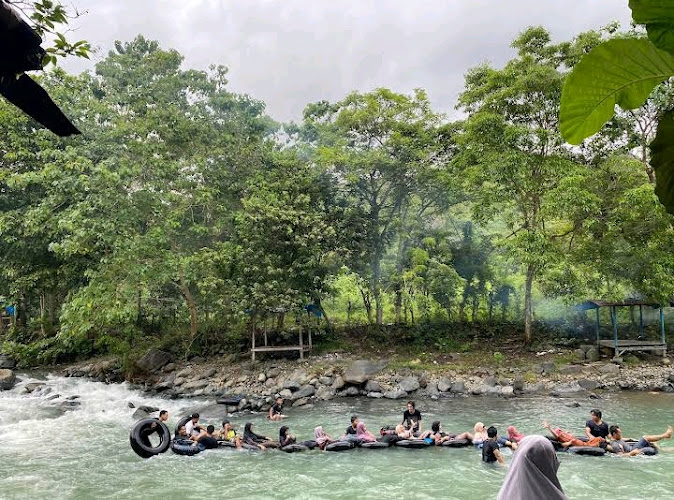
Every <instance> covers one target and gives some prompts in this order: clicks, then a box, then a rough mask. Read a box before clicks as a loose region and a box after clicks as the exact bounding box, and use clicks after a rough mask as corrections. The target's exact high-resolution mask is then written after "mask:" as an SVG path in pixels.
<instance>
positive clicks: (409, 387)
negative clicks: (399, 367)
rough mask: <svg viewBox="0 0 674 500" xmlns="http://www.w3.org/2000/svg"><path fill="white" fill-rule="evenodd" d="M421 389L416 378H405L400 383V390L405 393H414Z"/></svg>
mask: <svg viewBox="0 0 674 500" xmlns="http://www.w3.org/2000/svg"><path fill="white" fill-rule="evenodd" d="M419 387H421V386H420V385H419V380H418V379H417V378H416V377H413V376H410V377H405V378H403V379H402V380H401V381H400V388H401V389H402V390H403V391H405V392H414V391H416V390H417V389H419Z"/></svg>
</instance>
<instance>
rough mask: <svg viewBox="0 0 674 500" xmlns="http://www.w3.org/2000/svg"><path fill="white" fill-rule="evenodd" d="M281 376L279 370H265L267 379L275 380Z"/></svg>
mask: <svg viewBox="0 0 674 500" xmlns="http://www.w3.org/2000/svg"><path fill="white" fill-rule="evenodd" d="M279 375H281V370H280V369H279V368H276V367H274V368H270V369H269V370H267V378H276V377H278V376H279Z"/></svg>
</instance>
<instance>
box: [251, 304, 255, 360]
mask: <svg viewBox="0 0 674 500" xmlns="http://www.w3.org/2000/svg"><path fill="white" fill-rule="evenodd" d="M250 323H251V326H252V335H253V347H252V349H251V350H250V354H251V356H252V358H253V359H252V361H255V313H253V317H252V319H251V321H250Z"/></svg>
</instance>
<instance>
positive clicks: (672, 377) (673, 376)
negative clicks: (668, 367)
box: [667, 372, 674, 383]
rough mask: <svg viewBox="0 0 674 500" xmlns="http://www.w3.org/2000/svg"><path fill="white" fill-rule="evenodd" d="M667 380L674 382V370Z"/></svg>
mask: <svg viewBox="0 0 674 500" xmlns="http://www.w3.org/2000/svg"><path fill="white" fill-rule="evenodd" d="M667 380H669V381H670V382H672V383H674V372H672V373H670V374H669V377H667Z"/></svg>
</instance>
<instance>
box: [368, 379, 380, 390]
mask: <svg viewBox="0 0 674 500" xmlns="http://www.w3.org/2000/svg"><path fill="white" fill-rule="evenodd" d="M365 390H366V391H367V392H382V390H381V385H379V382H377V381H376V380H368V381H367V384H365Z"/></svg>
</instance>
